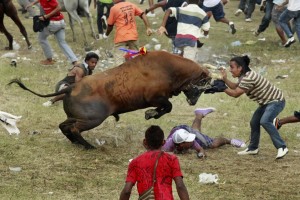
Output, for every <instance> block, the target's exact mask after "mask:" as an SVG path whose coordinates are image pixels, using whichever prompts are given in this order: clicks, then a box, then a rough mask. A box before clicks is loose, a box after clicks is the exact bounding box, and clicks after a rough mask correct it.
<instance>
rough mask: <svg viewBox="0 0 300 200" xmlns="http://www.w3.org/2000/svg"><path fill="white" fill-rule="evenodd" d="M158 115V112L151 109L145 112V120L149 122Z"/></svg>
mask: <svg viewBox="0 0 300 200" xmlns="http://www.w3.org/2000/svg"><path fill="white" fill-rule="evenodd" d="M157 115H158V112H157V111H156V110H154V109H150V110H147V111H146V112H145V119H146V120H148V119H151V118H155V116H157Z"/></svg>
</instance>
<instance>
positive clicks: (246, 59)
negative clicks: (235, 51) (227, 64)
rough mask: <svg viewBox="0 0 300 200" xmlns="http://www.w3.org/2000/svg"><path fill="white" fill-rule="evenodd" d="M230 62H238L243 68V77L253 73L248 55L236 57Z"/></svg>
mask: <svg viewBox="0 0 300 200" xmlns="http://www.w3.org/2000/svg"><path fill="white" fill-rule="evenodd" d="M230 61H234V62H236V63H237V64H238V65H239V66H240V67H242V68H243V69H242V73H241V75H244V74H246V73H247V72H249V71H251V69H250V68H249V64H250V58H249V57H248V56H247V55H245V56H237V57H234V58H232V59H231V60H230Z"/></svg>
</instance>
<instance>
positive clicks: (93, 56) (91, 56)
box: [84, 52, 99, 61]
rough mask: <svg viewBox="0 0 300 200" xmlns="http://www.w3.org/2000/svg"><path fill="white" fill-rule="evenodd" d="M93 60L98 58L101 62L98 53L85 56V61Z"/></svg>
mask: <svg viewBox="0 0 300 200" xmlns="http://www.w3.org/2000/svg"><path fill="white" fill-rule="evenodd" d="M91 58H96V59H97V60H99V56H98V55H97V54H96V53H94V52H89V53H87V54H86V55H85V59H84V61H87V60H90V59H91Z"/></svg>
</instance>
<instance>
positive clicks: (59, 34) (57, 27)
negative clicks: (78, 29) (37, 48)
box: [38, 20, 78, 63]
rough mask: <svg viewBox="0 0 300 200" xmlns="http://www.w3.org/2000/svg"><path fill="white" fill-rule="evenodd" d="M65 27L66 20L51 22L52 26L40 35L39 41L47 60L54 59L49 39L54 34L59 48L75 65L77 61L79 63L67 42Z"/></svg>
mask: <svg viewBox="0 0 300 200" xmlns="http://www.w3.org/2000/svg"><path fill="white" fill-rule="evenodd" d="M65 26H66V24H65V22H64V20H61V21H55V22H53V21H50V24H49V25H48V26H47V27H45V28H44V30H43V31H42V32H40V33H39V35H38V40H39V42H40V45H41V47H42V49H43V52H44V54H45V56H46V58H47V59H49V58H53V53H52V48H51V46H50V44H49V42H48V40H47V38H48V36H49V35H51V34H54V37H55V39H56V41H57V43H58V45H59V47H60V48H61V50H62V51H63V53H64V54H65V56H66V57H67V58H68V60H69V61H70V62H71V63H73V62H75V61H78V59H77V57H76V55H75V54H74V52H73V51H72V49H71V48H70V47H69V45H68V44H67V42H66V40H65Z"/></svg>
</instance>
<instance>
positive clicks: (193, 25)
mask: <svg viewBox="0 0 300 200" xmlns="http://www.w3.org/2000/svg"><path fill="white" fill-rule="evenodd" d="M170 9H171V11H172V14H171V15H170V17H176V19H177V21H178V24H177V35H176V37H175V46H176V47H185V46H191V47H194V46H195V45H196V42H197V40H198V38H199V37H200V28H202V29H203V30H204V31H208V30H209V28H210V23H209V21H208V17H207V15H206V12H204V10H202V9H201V8H200V7H199V6H198V5H197V4H189V5H187V6H186V7H179V8H175V7H171V8H170Z"/></svg>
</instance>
